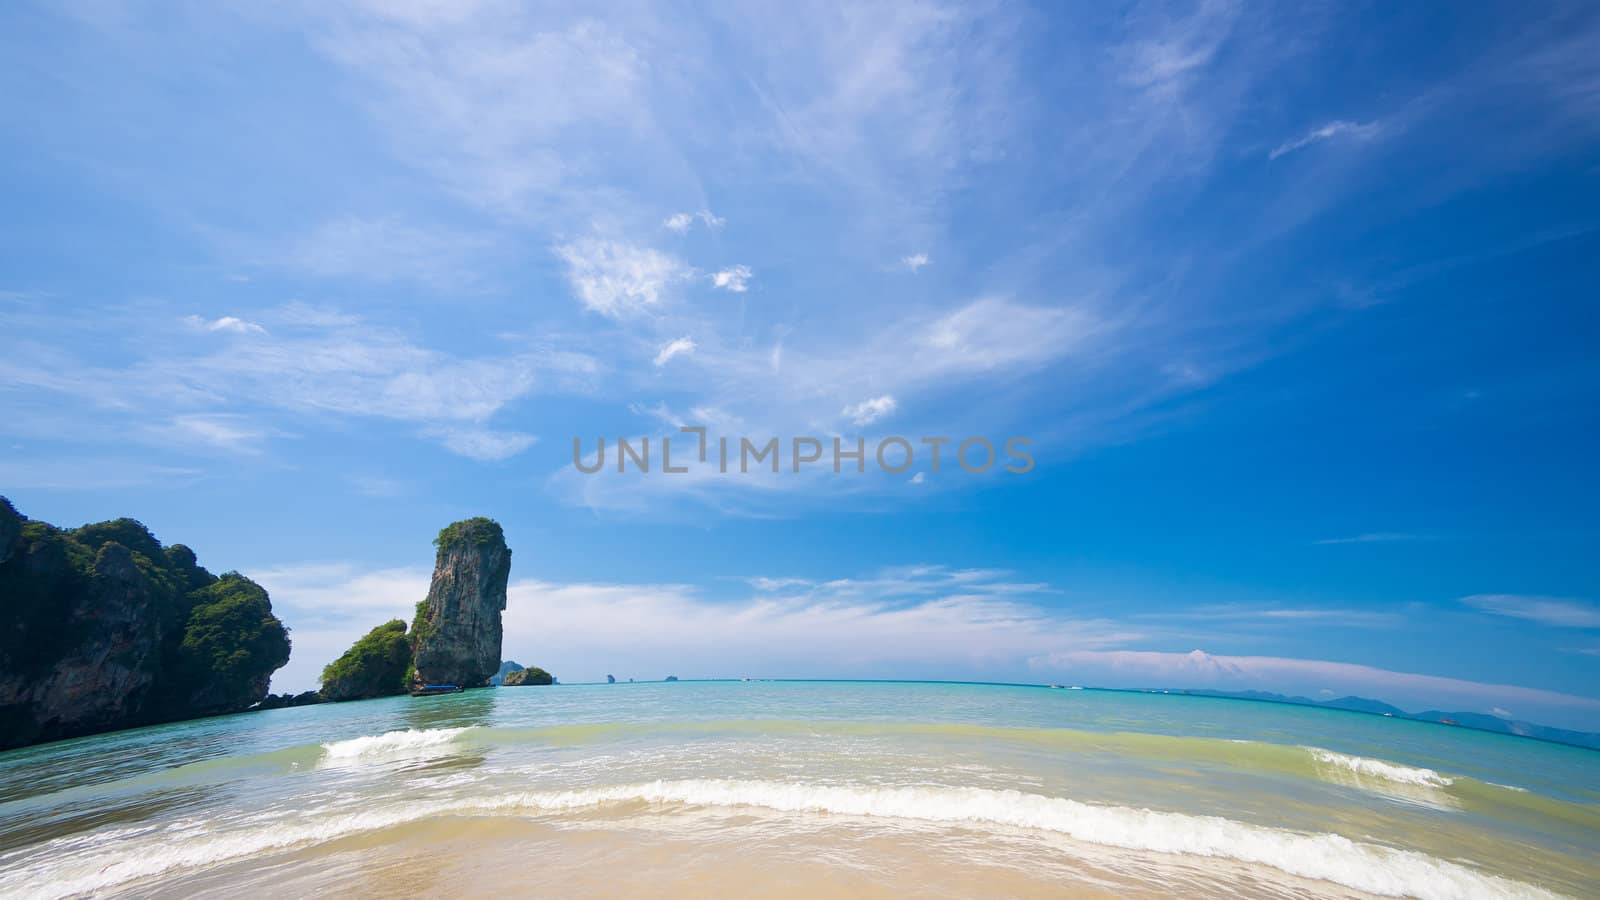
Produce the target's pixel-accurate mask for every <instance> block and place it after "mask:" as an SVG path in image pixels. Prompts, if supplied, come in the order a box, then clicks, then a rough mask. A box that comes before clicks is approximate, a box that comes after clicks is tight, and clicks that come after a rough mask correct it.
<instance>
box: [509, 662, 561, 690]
mask: <svg viewBox="0 0 1600 900" xmlns="http://www.w3.org/2000/svg"><path fill="white" fill-rule="evenodd" d="M554 682H555V677H554V676H552V675H551V674H550V673H549V672H546V671H545V670H543V669H541V668H539V667H538V666H529V667H527V668H526V669H517V670H515V671H511V672H507V673H506V680H505V682H504V684H505V686H506V687H517V686H518V685H525V684H552V683H554Z"/></svg>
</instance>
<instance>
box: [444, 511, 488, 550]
mask: <svg viewBox="0 0 1600 900" xmlns="http://www.w3.org/2000/svg"><path fill="white" fill-rule="evenodd" d="M505 539H506V537H505V532H504V531H502V530H501V528H500V523H499V522H496V521H495V520H493V519H490V518H487V517H485V516H474V517H473V518H470V519H462V520H461V521H459V522H451V523H450V524H449V525H446V526H445V527H443V528H441V529H439V536H438V537H436V538H434V539H433V545H434V546H435V547H438V548H440V549H444V548H446V547H450V546H452V545H455V544H460V543H463V542H471V543H473V544H491V543H504V542H505Z"/></svg>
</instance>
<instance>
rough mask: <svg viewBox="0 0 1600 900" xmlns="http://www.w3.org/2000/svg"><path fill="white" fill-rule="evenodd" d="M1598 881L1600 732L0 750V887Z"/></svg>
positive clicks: (1100, 889)
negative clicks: (1594, 737)
mask: <svg viewBox="0 0 1600 900" xmlns="http://www.w3.org/2000/svg"><path fill="white" fill-rule="evenodd" d="M491 892H492V893H494V894H495V895H498V896H505V895H511V896H516V895H522V894H534V893H541V894H550V893H554V894H556V895H558V896H562V897H574V896H577V897H582V896H604V897H615V896H630V895H631V896H693V897H703V896H708V895H711V896H741V895H749V894H755V893H759V894H761V895H763V896H778V897H786V896H796V897H800V896H805V897H815V896H818V894H819V892H821V893H824V894H825V895H843V896H907V895H910V896H952V897H967V896H1051V897H1060V896H1184V897H1196V896H1230V897H1308V896H1309V897H1323V896H1327V897H1366V896H1415V897H1424V898H1446V897H1473V898H1476V897H1549V896H1570V897H1595V896H1600V753H1597V752H1594V751H1589V750H1583V749H1579V748H1574V747H1566V746H1561V745H1555V744H1547V743H1541V742H1538V741H1532V740H1528V739H1524V738H1516V737H1510V736H1506V735H1497V734H1488V733H1484V732H1477V731H1472V730H1468V729H1462V728H1450V727H1446V726H1440V725H1431V724H1427V723H1420V722H1411V721H1405V720H1396V719H1388V718H1383V717H1378V716H1368V715H1362V714H1358V713H1349V712H1341V711H1336V710H1324V709H1312V708H1304V707H1294V706H1285V705H1278V704H1267V703H1252V702H1247V701H1239V700H1226V699H1215V698H1204V697H1189V696H1180V695H1162V694H1137V693H1122V692H1111V691H1094V690H1083V691H1080V690H1050V689H1044V688H1031V687H1012V686H996V685H966V684H924V683H858V682H762V681H753V682H677V683H672V684H617V685H562V686H556V687H522V688H501V689H486V690H478V691H468V692H466V693H462V694H456V695H450V696H442V697H430V698H409V697H400V698H391V699H386V700H374V701H368V702H362V703H345V704H328V705H322V706H315V707H303V708H297V709H284V710H274V711H270V712H262V713H250V714H244V715H237V716H227V717H221V718H215V719H206V720H201V721H196V722H183V723H177V724H172V725H164V726H158V727H153V728H144V729H137V730H132V731H125V732H118V733H114V734H108V735H100V736H96V737H90V738H82V739H78V740H73V741H66V742H60V743H55V744H49V745H44V746H40V747H32V748H27V749H24V750H19V751H12V752H9V753H5V754H0V895H3V896H7V897H11V896H18V897H60V896H73V895H81V894H96V895H131V896H156V895H160V896H238V895H241V894H243V895H250V896H255V895H272V896H299V895H308V894H315V893H328V894H338V895H341V896H345V895H355V896H367V895H391V896H392V895H396V894H403V895H412V896H459V895H465V894H488V893H491Z"/></svg>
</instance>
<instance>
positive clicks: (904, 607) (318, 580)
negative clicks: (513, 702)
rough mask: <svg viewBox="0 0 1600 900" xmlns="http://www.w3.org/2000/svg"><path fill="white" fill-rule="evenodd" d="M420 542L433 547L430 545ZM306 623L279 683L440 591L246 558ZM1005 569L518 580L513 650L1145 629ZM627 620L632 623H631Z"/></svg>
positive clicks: (894, 644) (960, 645) (594, 668)
mask: <svg viewBox="0 0 1600 900" xmlns="http://www.w3.org/2000/svg"><path fill="white" fill-rule="evenodd" d="M418 549H419V552H423V551H425V550H426V548H425V547H419V548H418ZM246 574H247V575H249V576H250V577H251V578H254V579H256V580H257V581H259V582H260V583H261V584H262V586H264V587H266V589H267V590H268V592H269V593H270V594H271V597H272V603H273V609H274V611H275V612H276V613H277V614H278V616H279V617H280V618H281V619H283V621H284V623H285V624H287V625H288V626H289V627H290V628H291V629H292V633H293V639H294V650H293V655H292V657H291V658H290V661H289V665H288V666H286V667H285V668H283V669H281V670H279V672H278V673H277V675H276V676H274V679H273V690H274V691H285V690H289V691H301V690H307V689H310V688H312V687H314V686H315V685H316V683H317V677H318V675H319V673H320V672H321V670H322V667H323V666H324V665H326V664H327V663H329V662H331V661H332V660H333V659H335V658H336V657H337V656H338V655H339V654H340V653H343V652H344V651H345V650H346V649H348V648H349V646H350V644H351V643H353V642H354V641H355V639H356V638H358V637H360V636H361V635H363V634H365V633H366V632H367V631H368V630H370V629H371V628H373V627H374V626H376V625H378V624H381V623H382V622H383V621H384V620H385V619H386V618H390V617H398V618H401V619H404V620H406V621H408V622H409V620H410V616H411V612H412V609H413V607H414V605H415V604H416V602H417V601H418V600H421V599H422V598H423V597H425V596H426V595H427V590H428V581H429V573H428V571H427V570H426V569H423V568H416V567H413V568H398V569H378V570H363V569H360V568H358V567H356V566H353V565H349V564H342V563H336V564H325V563H309V564H301V565H293V566H277V567H266V568H259V569H246ZM1006 574H1007V573H1005V572H1001V571H995V570H984V569H947V568H944V567H941V566H908V567H900V568H890V569H884V570H881V571H879V572H877V573H875V574H874V575H872V576H871V577H868V578H865V579H848V578H847V579H837V580H834V581H829V582H823V583H816V582H813V581H810V580H807V579H801V578H753V579H750V580H749V582H750V584H751V588H752V590H753V591H754V593H752V594H751V595H750V596H748V597H745V598H743V599H736V600H731V601H718V600H712V599H710V598H707V597H705V596H703V595H702V594H701V592H700V591H699V590H698V589H697V588H694V587H692V586H688V585H681V584H617V583H569V584H561V583H552V582H544V581H538V580H532V579H520V580H515V581H513V582H512V583H511V584H510V586H509V588H508V591H507V594H508V599H507V605H506V612H505V640H504V644H503V651H502V652H503V654H504V656H505V658H507V659H516V660H520V661H522V662H525V663H532V664H536V665H540V666H543V667H544V668H547V669H550V670H551V671H553V672H555V673H556V674H557V675H558V676H560V677H561V678H563V679H565V680H568V681H576V680H598V679H600V678H602V677H603V676H604V675H605V673H607V672H612V671H614V672H616V673H617V674H618V675H619V676H622V677H627V675H628V674H630V673H637V674H638V675H639V676H641V677H645V676H647V675H648V676H649V677H656V678H659V677H661V676H663V675H665V674H667V673H669V672H671V673H675V674H678V675H682V676H686V677H696V676H711V675H744V674H760V675H815V676H827V675H843V676H849V675H853V674H860V675H872V674H880V673H883V672H898V673H905V672H907V671H920V672H923V673H924V674H928V675H935V674H939V673H944V674H947V675H948V674H956V675H960V674H965V673H972V672H984V671H994V672H999V671H1009V670H1011V669H1012V668H1014V666H1015V665H1016V664H1017V662H1018V660H1020V659H1023V658H1026V657H1029V656H1033V655H1037V654H1039V653H1045V652H1051V651H1057V650H1066V649H1072V648H1094V647H1102V646H1107V645H1108V644H1116V643H1119V642H1122V641H1125V640H1128V639H1130V638H1132V637H1134V636H1136V635H1134V634H1132V633H1129V632H1126V631H1123V630H1121V629H1119V628H1117V627H1115V626H1113V625H1110V624H1108V623H1105V622H1102V621H1098V620H1092V619H1075V618H1071V617H1067V616H1063V615H1060V614H1057V613H1053V612H1050V611H1047V610H1044V609H1042V608H1039V607H1036V606H1034V605H1031V604H1029V603H1027V602H1025V601H1024V600H1023V599H1021V598H1022V597H1024V596H1026V595H1028V594H1037V593H1041V592H1048V590H1049V588H1048V586H1046V585H1037V584H1027V583H1018V582H1013V581H1008V580H1006ZM619 623H622V624H623V626H625V627H619Z"/></svg>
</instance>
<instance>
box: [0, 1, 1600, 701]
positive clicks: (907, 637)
mask: <svg viewBox="0 0 1600 900" xmlns="http://www.w3.org/2000/svg"><path fill="white" fill-rule="evenodd" d="M1597 42H1600V14H1597V12H1596V10H1595V9H1594V8H1593V6H1592V5H1585V4H1570V5H1563V4H1546V5H1541V6H1540V7H1539V8H1538V9H1537V10H1533V11H1529V10H1512V9H1511V8H1509V7H1505V6H1498V7H1497V6H1493V5H1489V4H1483V5H1469V6H1462V5H1459V4H1409V5H1406V6H1404V7H1401V8H1395V7H1393V6H1390V5H1380V4H1370V5H1359V4H1346V5H1336V6H1328V5H1325V4H1315V5H1307V6H1294V5H1289V4H1261V5H1257V6H1246V5H1241V4H1232V3H1225V2H1210V3H1199V4H1194V3H1178V4H1115V5H1113V4H1076V5H1054V4H1044V5H1040V6H1036V7H1026V6H1021V5H996V6H992V7H991V6H984V5H976V4H969V5H954V6H943V5H938V4H909V3H908V4H893V5H884V6H878V7H871V8H867V7H864V6H862V5H858V4H848V3H844V4H827V3H819V4H806V5H802V6H800V7H799V8H796V9H792V10H787V11H780V10H777V9H776V8H773V7H772V5H770V4H768V5H740V4H718V5H716V6H715V7H714V8H713V9H711V10H709V11H708V10H706V9H703V8H701V7H700V6H698V5H692V4H683V5H661V6H649V5H637V6H635V5H627V6H625V7H619V8H617V9H614V10H611V11H609V12H608V14H607V15H605V16H604V17H601V18H595V17H593V10H592V8H589V7H587V6H585V5H582V4H575V5H572V6H565V5H561V4H555V5H549V6H541V7H540V8H538V9H534V8H531V7H528V6H526V5H524V4H499V3H442V4H432V3H421V2H418V3H394V4H383V5H379V4H371V5H368V4H350V5H339V6H337V7H336V6H334V5H331V4H282V5H275V6H271V7H267V6H262V5H239V6H235V5H231V4H192V5H188V4H162V5H155V4H127V5H124V4H120V3H111V2H106V3H66V4H38V5H34V4H8V5H7V6H6V7H5V8H4V9H3V10H0V60H3V61H0V71H3V73H4V74H3V78H4V84H5V90H4V91H0V139H3V149H0V155H3V156H0V158H3V160H4V165H3V166H0V206H3V208H4V209H5V211H6V214H5V215H4V216H3V217H0V336H3V337H0V341H3V343H0V442H3V443H0V447H4V451H3V453H0V492H3V493H4V494H5V495H7V496H9V497H11V498H12V500H13V501H14V502H15V503H16V504H17V506H18V507H19V508H20V509H21V510H22V511H23V512H24V513H25V514H27V515H30V516H33V517H36V518H42V519H46V520H49V521H53V522H57V523H60V524H77V523H80V522H84V521H89V520H99V519H105V518H111V517H115V516H120V515H132V516H134V517H137V518H139V519H141V520H142V521H144V522H145V523H146V524H148V525H149V526H150V527H151V528H152V529H153V530H154V531H155V532H156V534H157V535H158V536H159V537H161V538H162V539H163V540H166V541H182V542H185V543H188V544H190V545H192V546H194V547H195V548H196V549H197V551H198V553H199V555H200V558H201V561H202V562H203V563H204V564H206V565H208V566H209V567H211V568H212V569H214V570H219V571H220V570H224V569H230V568H237V569H239V570H241V571H244V572H245V573H246V574H249V575H251V576H252V577H255V578H257V579H258V580H260V581H261V582H262V583H263V584H265V585H266V586H267V587H268V588H269V589H270V590H271V592H272V595H273V599H274V604H275V607H276V608H277V610H278V611H279V613H280V615H282V617H283V618H284V619H285V620H286V621H287V623H288V624H289V625H290V627H291V628H292V629H293V636H294V640H295V656H294V659H293V660H292V661H291V663H290V665H289V667H288V668H286V669H284V670H283V671H282V672H280V673H279V676H278V678H277V679H276V681H275V687H277V688H278V689H304V688H307V687H310V686H313V685H314V684H315V679H316V674H317V672H318V671H319V670H320V668H321V666H322V665H323V664H324V663H326V662H327V661H328V660H329V659H331V658H332V657H333V656H334V655H337V653H338V652H339V651H340V650H342V649H343V647H344V646H346V645H347V644H348V642H349V641H350V640H352V639H353V638H354V637H355V636H357V635H358V634H360V633H362V632H364V631H365V630H366V629H367V628H369V627H371V626H372V625H374V624H377V623H378V622H379V621H382V620H383V619H384V618H387V617H388V616H390V615H404V614H405V613H406V612H407V611H408V610H409V609H410V608H411V606H412V605H413V604H414V603H415V601H416V600H417V599H420V597H421V596H422V593H423V592H424V591H425V590H426V581H427V575H428V569H429V567H430V565H431V561H432V548H431V546H430V541H431V538H432V536H433V534H434V533H435V532H436V531H437V530H438V528H439V527H440V526H442V525H443V524H445V523H447V522H449V521H452V520H454V519H457V518H461V517H465V516H469V515H490V516H493V517H495V518H496V519H498V520H499V521H500V522H502V523H503V524H504V525H505V527H506V531H507V535H508V538H509V540H510V543H511V544H512V546H513V548H514V550H515V552H516V557H515V563H514V566H513V575H512V580H513V585H512V591H511V603H510V609H509V610H508V613H507V623H508V625H507V627H508V636H507V642H506V653H507V655H508V656H509V657H512V658H516V659H518V660H520V661H523V662H528V663H538V664H540V665H543V666H545V667H547V668H550V669H552V670H553V671H555V672H557V674H559V675H561V676H562V677H563V678H564V679H566V680H570V681H576V680H584V679H591V678H599V677H602V676H603V675H604V674H606V673H608V672H611V673H615V674H617V675H618V676H619V677H628V676H634V677H639V678H645V677H650V678H657V677H661V676H663V675H665V674H668V673H669V672H670V673H672V674H677V675H679V676H682V677H696V676H717V675H743V674H766V675H791V676H804V675H822V676H910V677H944V678H981V679H996V680H1024V681H1039V682H1042V681H1064V682H1065V681H1070V682H1080V683H1092V684H1105V685H1123V686H1160V687H1167V686H1215V687H1237V688H1258V689H1266V690H1277V691H1284V692H1295V693H1304V694H1307V695H1310V696H1332V695H1338V694H1346V693H1357V694H1363V695H1367V696H1379V697H1383V698H1384V699H1388V700H1391V701H1394V702H1397V703H1399V704H1401V705H1404V706H1407V707H1410V708H1425V707H1429V706H1436V707H1444V708H1449V709H1472V710H1481V711H1491V710H1498V711H1501V712H1502V713H1505V714H1511V715H1514V716H1517V717H1524V718H1530V719H1534V720H1536V721H1544V722H1550V723H1552V724H1565V725H1570V726H1576V727H1585V728H1591V729H1600V567H1597V566H1596V565H1595V562H1594V561H1595V559H1596V558H1600V553H1597V547H1600V523H1597V522H1596V514H1595V510H1596V508H1597V501H1600V489H1597V481H1596V478H1595V476H1594V463H1593V459H1594V458H1596V457H1597V456H1600V453H1597V450H1600V446H1597V445H1600V439H1597V434H1600V432H1597V425H1600V422H1597V418H1600V413H1597V412H1596V410H1597V409H1600V404H1597V403H1596V399H1597V394H1600V357H1597V355H1596V353H1595V351H1594V347H1595V346H1596V345H1597V344H1596V339H1597V337H1600V316H1597V314H1596V310H1595V302H1596V298H1595V289H1594V285H1595V283H1596V275H1597V269H1600V266H1597V265H1596V263H1595V262H1594V260H1595V259H1597V258H1600V202H1597V201H1600V190H1597V188H1600V62H1597V60H1596V55H1595V54H1594V53H1593V52H1592V50H1593V47H1594V46H1595V45H1596V44H1597ZM684 424H689V425H695V424H699V425H704V426H706V427H708V428H709V429H711V432H712V434H713V435H715V434H718V433H721V434H726V435H734V436H739V435H749V436H751V437H753V438H759V439H761V440H765V438H766V437H769V436H778V437H780V438H782V439H783V440H784V441H787V440H789V439H790V438H791V437H793V436H817V437H819V438H821V439H823V440H831V439H832V438H833V437H835V436H840V437H842V438H844V439H846V440H853V439H854V438H855V437H858V436H859V437H863V438H865V439H867V440H868V441H869V447H870V446H872V445H873V444H874V443H875V442H876V441H877V440H879V439H881V438H882V437H883V436H886V435H905V436H908V437H911V438H912V439H913V440H915V438H917V437H919V436H926V435H951V436H955V437H957V438H958V439H959V438H961V437H966V436H984V437H987V438H989V439H992V440H994V441H995V442H996V443H999V442H1001V441H1003V440H1004V439H1005V438H1007V437H1012V436H1023V437H1027V438H1029V439H1031V441H1032V442H1033V443H1032V448H1031V449H1032V453H1033V456H1034V458H1035V460H1036V466H1035V468H1034V470H1033V471H1031V472H1028V473H1026V474H1023V475H1014V474H1006V473H1001V472H998V471H994V472H990V473H987V474H985V475H982V476H975V475H966V474H964V473H961V472H959V471H950V470H948V469H947V470H946V471H943V472H941V473H938V474H934V473H932V472H931V471H927V466H926V459H925V458H923V459H919V460H918V461H917V465H916V466H914V467H913V469H911V470H909V471H907V472H905V473H902V474H899V475H894V476H890V475H887V474H885V473H881V472H869V473H868V474H866V475H850V474H844V475H837V476H836V475H834V474H833V473H831V471H826V467H818V468H817V469H816V470H807V471H805V472H803V473H801V474H798V475H796V474H793V473H789V472H785V473H783V474H780V475H776V476H774V475H770V474H765V475H755V474H752V475H749V476H742V477H740V476H720V475H716V474H715V473H712V472H710V471H707V470H705V469H703V468H699V467H696V468H695V469H694V470H693V471H691V472H690V473H688V474H685V475H664V474H661V473H659V472H656V473H652V474H651V475H648V476H645V475H639V474H638V473H630V474H628V475H622V476H619V475H617V474H616V473H615V472H614V471H613V472H607V473H602V474H598V475H594V476H586V475H580V474H579V473H577V472H576V471H575V469H574V467H573V465H572V439H573V438H574V437H575V436H582V437H583V438H584V440H585V442H586V446H588V447H592V446H593V442H594V440H595V438H597V437H599V436H602V435H603V436H606V437H607V438H608V440H615V438H616V437H617V436H622V435H625V436H632V437H636V438H637V437H643V436H652V437H654V438H656V439H659V438H660V437H661V436H664V435H668V434H672V433H676V430H677V428H678V427H679V426H680V425H684ZM676 456H677V454H675V462H676ZM919 474H920V476H921V477H917V476H918V475H919ZM1197 651H1198V652H1197Z"/></svg>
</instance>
